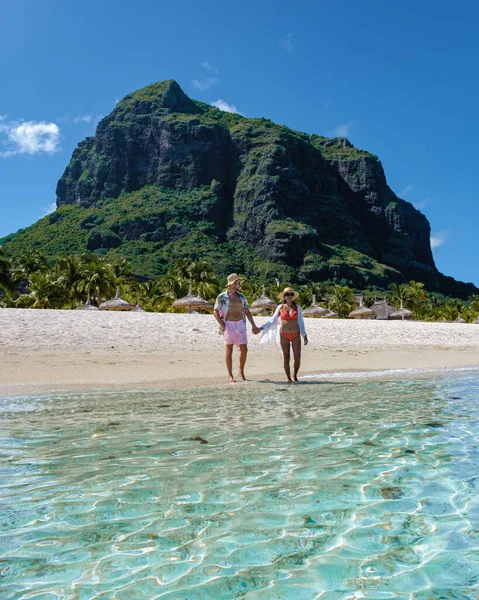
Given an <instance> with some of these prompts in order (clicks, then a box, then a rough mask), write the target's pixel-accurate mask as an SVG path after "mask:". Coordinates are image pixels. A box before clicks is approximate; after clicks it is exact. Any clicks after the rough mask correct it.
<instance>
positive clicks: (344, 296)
mask: <svg viewBox="0 0 479 600" xmlns="http://www.w3.org/2000/svg"><path fill="white" fill-rule="evenodd" d="M355 306H356V302H355V298H354V292H353V290H352V289H351V288H350V287H348V286H347V285H335V286H334V287H333V289H332V291H331V299H330V301H329V307H330V308H331V309H332V310H334V311H335V312H337V313H338V315H339V316H340V317H347V316H348V315H349V313H350V312H351V311H352V310H354V308H355Z"/></svg>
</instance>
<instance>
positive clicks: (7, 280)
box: [0, 247, 13, 292]
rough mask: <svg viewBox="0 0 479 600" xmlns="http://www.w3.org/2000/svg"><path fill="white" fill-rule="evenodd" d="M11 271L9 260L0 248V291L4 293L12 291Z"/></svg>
mask: <svg viewBox="0 0 479 600" xmlns="http://www.w3.org/2000/svg"><path fill="white" fill-rule="evenodd" d="M12 273H13V269H12V265H11V263H10V260H9V259H8V258H7V256H6V254H5V251H4V250H3V248H1V247H0V289H2V290H3V291H4V292H5V291H7V290H11V289H12V285H13V277H12Z"/></svg>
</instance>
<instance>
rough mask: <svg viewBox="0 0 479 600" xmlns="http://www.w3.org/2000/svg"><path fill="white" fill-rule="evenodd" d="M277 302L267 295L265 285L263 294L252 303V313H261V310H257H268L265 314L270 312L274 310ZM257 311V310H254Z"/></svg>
mask: <svg viewBox="0 0 479 600" xmlns="http://www.w3.org/2000/svg"><path fill="white" fill-rule="evenodd" d="M277 304H278V303H277V302H275V301H274V300H271V298H268V296H267V295H266V292H265V289H264V285H263V293H262V294H261V296H260V297H259V298H258V299H257V300H255V301H254V302H253V303H252V304H251V314H253V315H259V314H260V313H259V312H256V310H266V311H267V312H266V313H263V314H269V311H271V310H274V309H275V308H276V306H277ZM253 311H255V312H253Z"/></svg>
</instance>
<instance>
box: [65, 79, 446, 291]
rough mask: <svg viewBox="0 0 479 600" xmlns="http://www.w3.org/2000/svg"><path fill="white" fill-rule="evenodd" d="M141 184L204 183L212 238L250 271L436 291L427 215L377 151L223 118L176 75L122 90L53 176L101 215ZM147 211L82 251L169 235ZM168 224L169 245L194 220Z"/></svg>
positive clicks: (97, 232) (93, 235) (95, 235)
mask: <svg viewBox="0 0 479 600" xmlns="http://www.w3.org/2000/svg"><path fill="white" fill-rule="evenodd" d="M145 186H156V187H157V188H159V189H160V190H170V191H171V192H174V191H175V190H176V191H177V193H178V194H182V195H184V194H188V193H191V192H193V191H195V190H203V192H204V190H207V192H205V193H207V195H208V194H209V196H208V197H209V200H208V203H209V204H208V207H209V208H208V210H206V212H205V213H204V215H203V216H204V218H205V219H206V221H205V222H208V223H211V227H210V230H209V233H208V235H210V236H211V235H214V236H215V239H216V242H215V243H224V244H229V246H230V247H232V248H234V246H235V244H236V245H238V247H239V248H241V249H242V251H243V256H244V255H245V254H244V253H245V252H246V254H247V253H248V252H249V253H250V255H251V260H250V263H251V265H252V266H250V267H249V268H250V269H253V271H254V269H256V272H258V270H262V272H264V270H266V272H268V273H269V272H271V273H273V272H274V270H275V265H277V264H282V265H286V266H287V267H288V268H290V269H294V271H291V273H293V274H294V276H297V277H299V278H303V279H324V278H329V277H338V278H341V277H345V278H347V279H351V280H352V281H353V283H357V284H364V283H377V284H382V283H387V281H388V280H394V279H395V280H398V281H400V280H401V279H402V278H415V279H419V280H421V281H424V282H425V283H427V284H428V285H429V286H430V287H431V286H432V287H437V271H436V269H435V265H434V260H433V257H432V253H431V248H430V242H429V237H430V226H429V223H428V221H427V219H426V218H425V217H424V215H422V214H421V213H420V212H419V211H417V210H416V209H415V208H414V207H413V206H412V205H411V204H410V203H408V202H405V201H403V200H401V199H399V198H398V197H397V196H396V195H395V194H394V193H393V192H392V190H391V189H390V188H389V187H388V185H387V183H386V178H385V175H384V172H383V169H382V166H381V163H380V162H379V160H378V159H377V157H375V156H374V155H372V154H370V153H368V152H364V151H360V150H357V149H356V148H354V147H353V146H352V145H351V144H350V143H349V142H348V141H347V140H346V139H344V138H337V139H328V138H322V137H320V136H309V135H306V134H303V133H299V132H296V131H293V130H291V129H288V128H287V127H282V126H279V125H276V124H274V123H272V122H271V121H268V120H266V119H246V118H243V117H241V116H239V115H231V114H228V113H221V112H220V111H219V110H217V109H215V108H213V107H210V106H208V105H206V104H202V103H200V102H195V101H194V100H191V99H190V98H188V97H187V96H186V95H185V94H184V92H183V91H182V90H181V88H180V87H179V86H178V84H177V83H176V82H174V81H166V82H162V83H157V84H154V85H151V86H148V87H146V88H144V89H142V90H139V91H137V92H134V93H133V94H130V95H128V96H126V97H125V98H124V99H123V100H122V101H121V102H119V103H118V105H117V106H116V107H115V109H114V110H113V112H112V113H111V114H110V115H109V116H107V117H106V118H104V119H103V120H102V121H101V122H100V123H99V125H98V128H97V131H96V135H95V136H94V137H91V138H87V139H86V140H85V141H83V142H82V143H81V144H79V146H78V148H77V149H76V150H75V151H74V153H73V156H72V159H71V161H70V164H69V165H68V166H67V168H66V170H65V172H64V174H63V176H62V177H61V179H60V181H59V182H58V186H57V205H58V207H62V206H64V205H77V206H79V207H82V208H91V207H97V208H98V213H101V210H102V206H103V203H104V202H105V201H106V200H107V199H115V198H119V197H121V196H124V195H125V194H128V193H131V192H136V191H138V190H141V189H143V188H144V187H145ZM203 192H202V193H203ZM202 197H205V196H202ZM199 210H200V208H199ZM201 210H203V209H201ZM201 210H200V212H201ZM178 211H179V212H181V207H179V208H178ZM150 217H151V218H149V217H142V218H141V219H139V218H138V217H137V216H135V217H134V219H133V218H132V221H131V222H129V221H128V215H122V217H121V219H118V223H117V225H115V224H114V223H113V225H112V226H111V227H109V228H108V231H106V232H105V230H104V228H102V227H100V226H98V227H95V226H93V228H92V231H91V232H90V234H89V235H90V237H89V243H90V248H92V249H98V248H101V247H107V248H108V247H113V246H112V245H111V244H113V245H114V246H115V247H121V244H122V243H123V241H124V240H132V239H137V240H139V239H145V235H146V236H150V237H149V239H154V240H157V241H161V240H163V241H165V239H164V236H165V235H166V233H165V232H166V231H167V230H168V223H166V224H165V223H164V222H163V221H162V225H161V227H160V225H158V226H157V225H155V223H158V222H159V221H158V219H157V218H156V217H155V216H154V215H150ZM192 218H193V217H192ZM162 219H164V217H162ZM171 219H172V220H173V221H174V223H173V224H171V223H170V225H171V227H173V225H174V224H175V223H176V225H175V226H174V227H173V229H174V230H175V231H176V235H177V241H178V240H180V239H181V231H184V235H185V236H187V235H189V234H191V232H192V229H194V227H195V226H194V225H191V223H190V222H189V223H190V224H189V225H185V224H184V223H183V225H182V227H183V230H182V229H181V227H179V228H178V223H177V221H178V222H179V221H181V220H182V217H181V214H178V215H176V216H175V215H173V216H172V217H171ZM193 221H194V219H193ZM193 221H191V222H193ZM201 222H203V221H201ZM175 228H176V229H175ZM170 229H171V228H170ZM202 231H204V230H202ZM142 236H143V237H142ZM178 236H179V237H178ZM168 241H171V240H170V239H169V238H168ZM348 256H349V259H350V260H349V259H348ZM348 260H349V262H351V261H352V262H353V263H354V264H348ZM255 265H256V266H255ZM258 265H261V266H258ZM378 265H380V267H378ZM353 267H354V268H353ZM247 268H248V266H246V265H245V269H247Z"/></svg>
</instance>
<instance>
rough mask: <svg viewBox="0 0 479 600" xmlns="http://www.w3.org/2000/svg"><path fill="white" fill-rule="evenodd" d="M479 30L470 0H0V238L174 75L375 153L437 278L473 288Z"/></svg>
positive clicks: (212, 96)
mask: <svg viewBox="0 0 479 600" xmlns="http://www.w3.org/2000/svg"><path fill="white" fill-rule="evenodd" d="M478 22H479V3H476V2H473V1H472V0H463V1H462V2H460V3H450V2H441V1H440V0H439V1H438V0H434V1H431V0H421V1H420V2H418V1H417V0H415V1H411V0H403V1H402V2H401V3H399V2H385V1H384V0H381V1H380V0H368V1H367V2H358V1H357V0H342V1H341V2H332V1H331V0H329V1H323V0H307V1H303V2H287V1H283V0H277V1H273V0H254V1H253V0H243V1H242V2H241V3H231V5H230V6H228V3H226V2H224V1H222V2H219V1H217V0H209V1H208V0H203V1H201V2H199V1H198V0H184V1H180V0H177V1H176V2H171V1H168V2H164V1H162V0H156V1H155V0H135V2H134V3H132V2H126V1H124V0H115V1H113V0H102V1H97V0H95V1H93V0H82V2H73V0H65V1H64V2H63V1H60V0H42V2H38V0H19V1H18V2H13V1H10V2H8V1H4V2H0V86H1V93H0V236H3V235H6V234H8V233H11V232H13V231H16V230H17V229H19V228H21V227H25V226H27V225H30V224H31V223H33V222H35V221H36V220H37V219H38V218H40V217H41V216H43V215H44V214H46V212H48V211H50V210H52V208H53V205H54V202H55V187H56V183H57V181H58V178H59V177H60V176H61V174H62V172H63V170H64V168H65V166H66V165H67V163H68V161H69V159H70V156H71V153H72V151H73V149H74V148H75V147H76V145H77V144H78V142H80V141H81V140H82V139H83V138H84V137H86V136H88V135H93V134H94V131H95V124H96V122H97V121H98V119H99V118H101V117H102V116H105V115H107V114H108V113H109V112H110V111H111V110H112V109H113V107H114V105H115V103H116V101H117V100H118V99H120V98H122V97H123V96H124V95H126V94H127V93H129V92H131V91H133V90H135V89H138V88H140V87H143V86H145V85H147V84H149V83H152V82H155V81H161V80H163V79H170V78H171V79H176V80H177V81H178V83H179V84H180V85H181V86H182V88H183V89H184V90H185V92H186V93H187V94H188V95H190V96H191V97H193V98H197V99H199V100H202V101H204V102H209V103H214V102H216V103H218V102H219V101H221V102H223V103H224V104H222V106H224V108H228V107H230V108H234V107H236V110H238V111H239V112H241V113H243V114H245V115H246V116H249V117H268V118H270V119H272V120H273V121H276V122H278V123H283V124H285V125H287V126H289V127H292V128H294V129H298V130H301V131H306V132H308V133H318V134H322V135H330V136H334V135H345V136H346V137H348V138H349V139H350V140H351V142H352V143H353V144H355V145H356V146H357V147H359V148H363V149H366V150H369V151H370V152H373V153H374V154H377V155H378V156H379V158H380V159H381V161H382V164H383V166H384V169H385V172H386V177H387V180H388V183H389V185H390V186H391V187H392V189H393V190H394V191H395V192H396V193H397V194H398V195H399V196H400V197H402V198H404V199H405V200H408V201H410V202H412V203H413V204H414V205H415V206H416V207H417V208H419V209H420V210H421V211H422V212H423V213H424V214H425V215H426V216H427V218H428V219H429V221H430V223H431V227H432V233H433V235H432V241H433V246H434V247H433V253H434V258H435V260H436V264H437V266H438V268H439V270H441V271H442V272H443V273H445V274H446V275H452V276H453V277H455V278H457V279H460V280H463V281H472V282H474V283H475V284H476V285H479V261H478V260H477V233H476V227H477V223H479V218H478V217H479V208H478V207H479V202H478V191H477V185H476V182H475V176H476V171H477V152H476V140H477V139H479V125H478V119H477V107H478V106H479V81H478V54H479V27H478Z"/></svg>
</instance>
